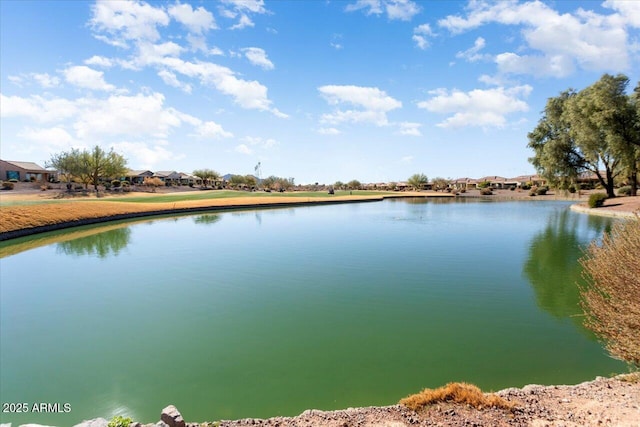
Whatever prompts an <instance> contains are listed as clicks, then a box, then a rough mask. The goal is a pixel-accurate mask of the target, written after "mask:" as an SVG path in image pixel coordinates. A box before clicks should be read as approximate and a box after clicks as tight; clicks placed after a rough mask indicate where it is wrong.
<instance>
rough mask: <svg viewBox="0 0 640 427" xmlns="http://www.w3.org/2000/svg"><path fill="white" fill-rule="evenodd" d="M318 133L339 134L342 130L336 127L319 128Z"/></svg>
mask: <svg viewBox="0 0 640 427" xmlns="http://www.w3.org/2000/svg"><path fill="white" fill-rule="evenodd" d="M318 133H319V134H321V135H340V134H341V133H342V132H340V131H339V130H338V129H336V128H320V129H318Z"/></svg>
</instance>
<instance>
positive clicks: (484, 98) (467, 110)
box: [418, 85, 532, 128]
mask: <svg viewBox="0 0 640 427" xmlns="http://www.w3.org/2000/svg"><path fill="white" fill-rule="evenodd" d="M531 90H532V88H531V86H529V85H523V86H515V87H511V88H507V89H505V88H503V87H498V88H493V89H486V90H482V89H474V90H472V91H470V92H462V91H459V90H457V89H453V90H451V91H448V90H446V89H437V90H435V91H431V92H430V94H432V95H434V96H433V97H432V98H430V99H428V100H426V101H422V102H419V103H418V107H419V108H423V109H426V110H427V111H430V112H433V113H439V114H452V115H450V116H449V117H448V118H447V119H445V120H444V121H443V122H441V123H439V124H438V126H439V127H444V128H457V127H466V126H478V127H504V126H505V125H506V123H507V118H506V116H507V115H509V114H512V113H516V112H526V111H528V109H529V106H528V105H527V103H526V102H525V101H523V100H522V99H521V98H526V97H527V96H528V95H529V94H530V93H531Z"/></svg>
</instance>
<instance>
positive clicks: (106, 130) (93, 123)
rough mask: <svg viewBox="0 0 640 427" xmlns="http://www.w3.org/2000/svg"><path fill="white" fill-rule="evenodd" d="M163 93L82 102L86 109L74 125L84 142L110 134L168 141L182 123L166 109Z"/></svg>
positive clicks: (115, 96) (81, 100)
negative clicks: (148, 137) (172, 131)
mask: <svg viewBox="0 0 640 427" xmlns="http://www.w3.org/2000/svg"><path fill="white" fill-rule="evenodd" d="M163 103H164V96H163V95H162V94H160V93H152V94H150V95H143V94H138V95H134V96H124V95H112V96H110V97H109V98H107V99H101V100H97V99H80V100H78V101H77V104H78V105H79V106H81V107H82V109H81V111H80V114H79V116H78V118H77V120H76V121H75V123H74V128H75V130H76V134H77V136H78V138H80V139H90V138H97V137H100V136H106V135H126V136H127V137H131V136H143V135H144V136H152V137H154V138H166V137H167V136H168V134H169V132H170V130H171V128H174V127H178V126H180V125H181V123H182V121H181V119H180V116H179V115H178V114H177V112H176V111H175V110H173V109H171V108H164V106H163Z"/></svg>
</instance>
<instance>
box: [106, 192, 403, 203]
mask: <svg viewBox="0 0 640 427" xmlns="http://www.w3.org/2000/svg"><path fill="white" fill-rule="evenodd" d="M352 193H353V194H352V195H354V196H381V195H385V194H392V193H391V192H385V191H363V190H355V191H352ZM348 195H349V191H336V194H335V195H331V194H328V193H327V192H326V191H292V192H285V193H275V192H272V193H265V192H264V191H256V192H249V191H229V190H215V191H193V192H188V193H174V194H158V195H157V196H146V197H135V196H133V197H126V198H122V199H119V198H111V199H102V200H108V201H110V202H126V203H167V202H168V203H171V202H181V201H190V200H210V199H228V198H232V197H299V198H304V197H307V198H308V197H327V198H332V197H333V198H335V197H338V196H348ZM94 200H95V199H94ZM98 201H100V200H98Z"/></svg>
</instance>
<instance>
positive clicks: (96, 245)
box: [56, 227, 131, 258]
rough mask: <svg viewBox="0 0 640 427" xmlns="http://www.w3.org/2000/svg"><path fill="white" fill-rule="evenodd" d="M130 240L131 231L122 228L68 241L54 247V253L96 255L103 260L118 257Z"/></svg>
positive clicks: (127, 228)
mask: <svg viewBox="0 0 640 427" xmlns="http://www.w3.org/2000/svg"><path fill="white" fill-rule="evenodd" d="M130 240H131V229H130V228H129V227H122V228H116V229H113V230H109V231H105V232H102V233H98V234H93V235H90V236H86V237H80V238H78V239H74V240H68V241H66V242H60V243H58V244H57V246H56V251H57V252H59V253H60V252H62V253H64V254H66V255H76V256H82V255H88V256H92V255H97V256H98V258H105V257H107V256H108V255H114V256H117V255H119V254H120V252H121V251H122V250H123V249H124V248H125V247H127V245H128V244H129V241H130Z"/></svg>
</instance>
